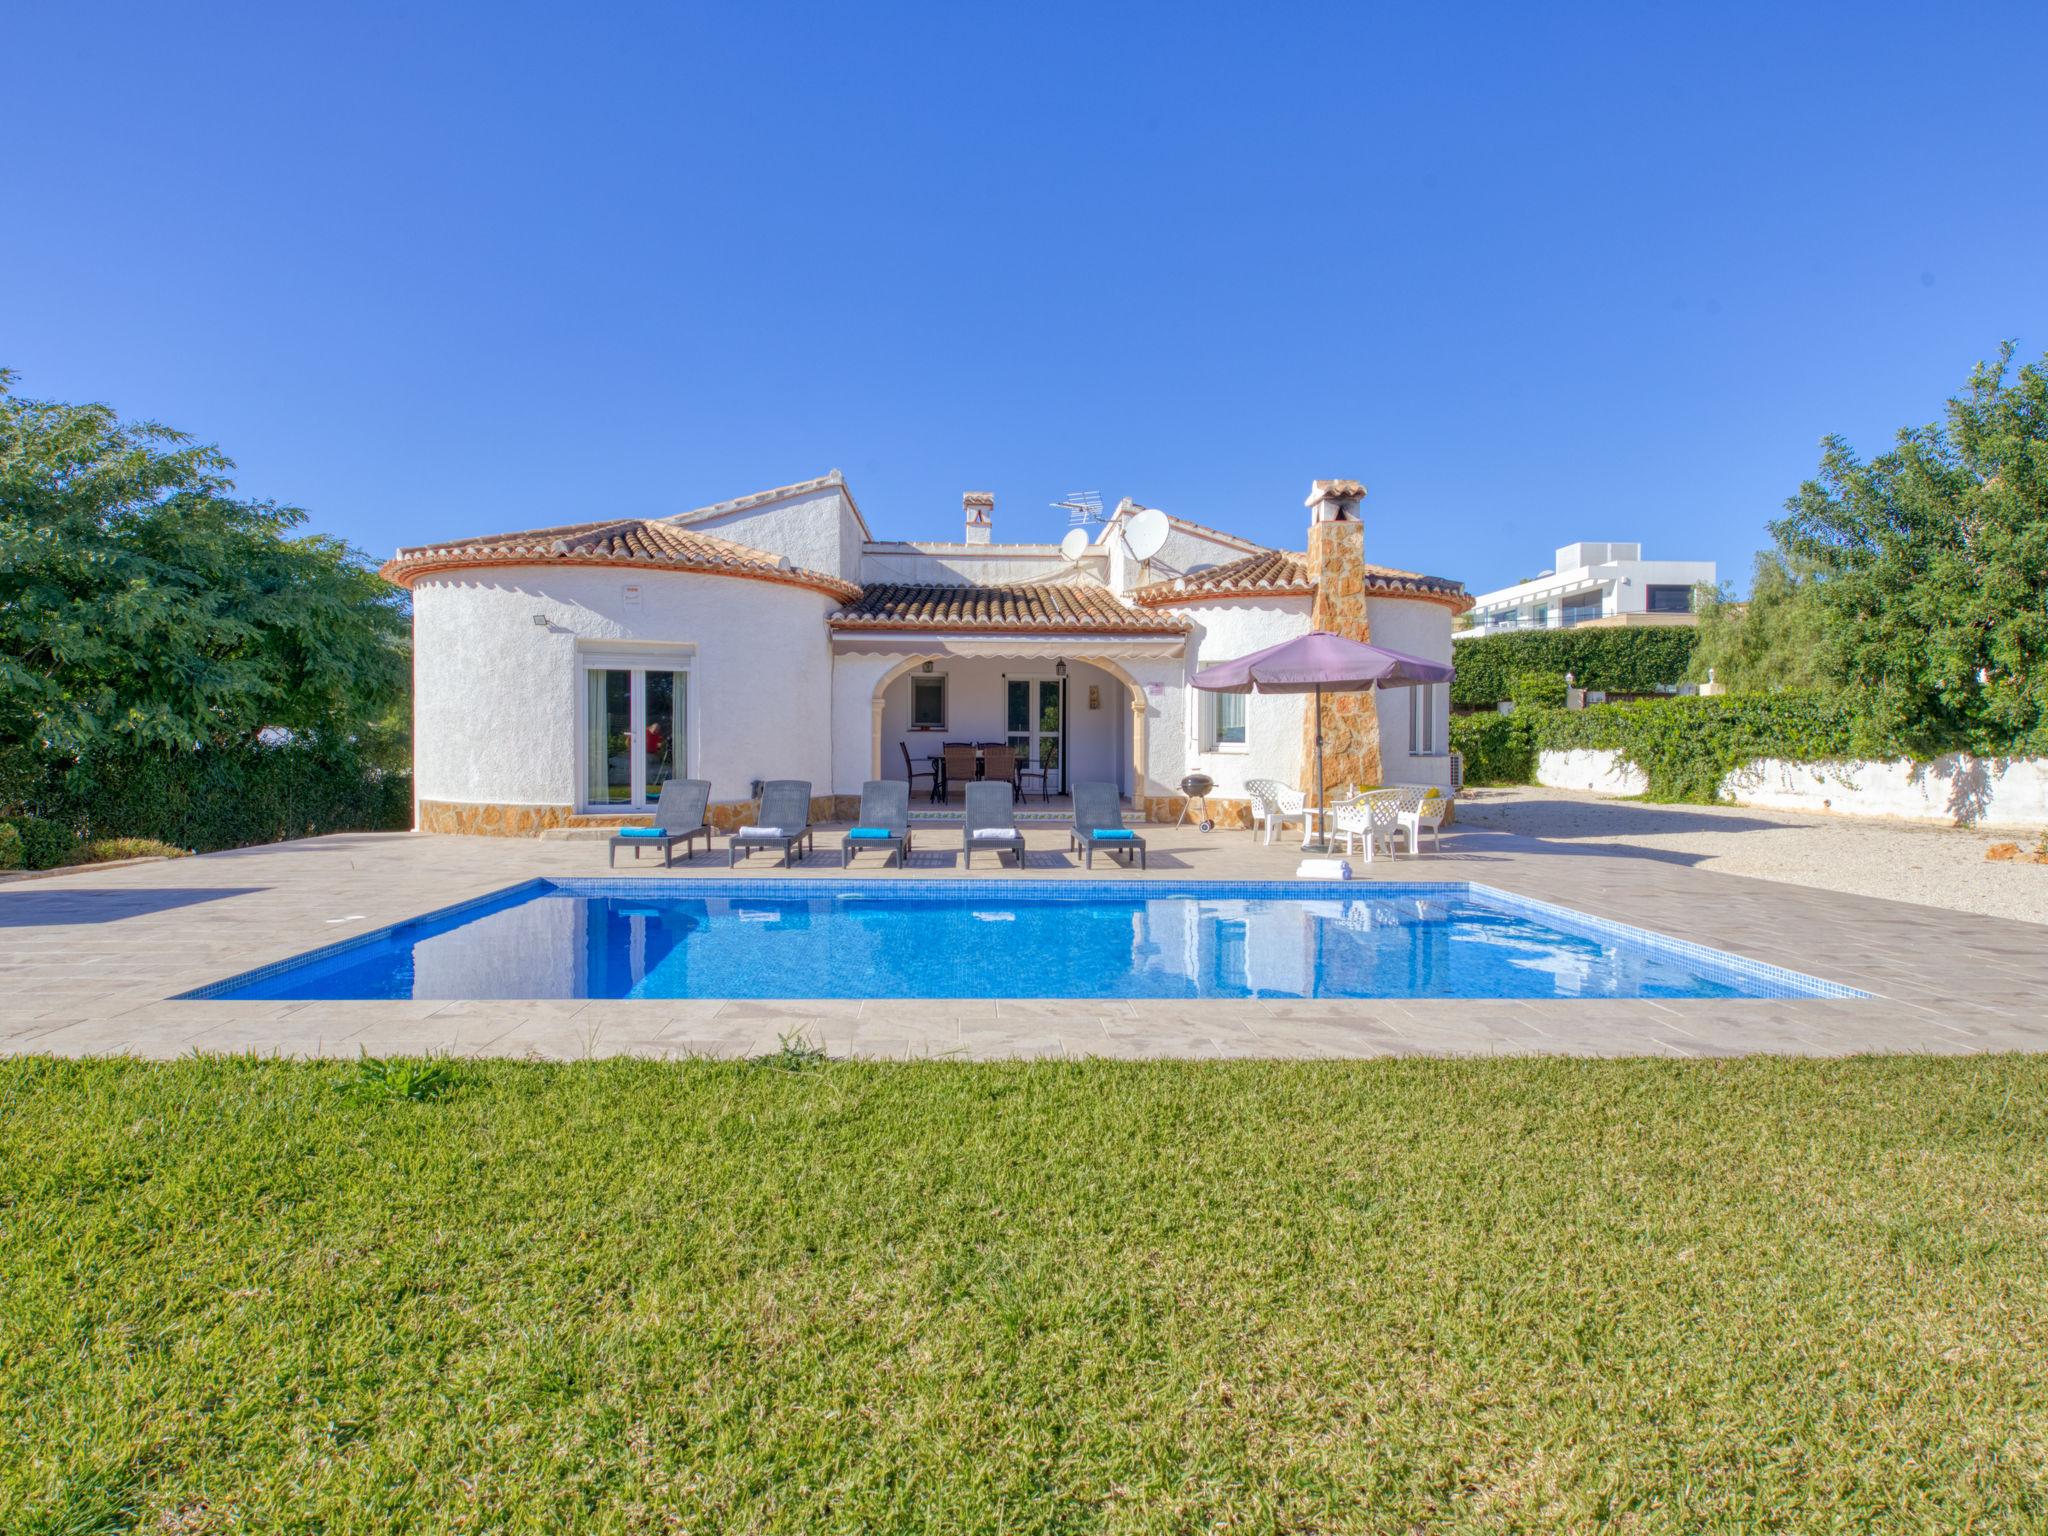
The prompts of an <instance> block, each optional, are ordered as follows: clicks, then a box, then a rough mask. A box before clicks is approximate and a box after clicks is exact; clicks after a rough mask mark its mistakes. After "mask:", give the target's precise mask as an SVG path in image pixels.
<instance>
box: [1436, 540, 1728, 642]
mask: <svg viewBox="0 0 2048 1536" xmlns="http://www.w3.org/2000/svg"><path fill="white" fill-rule="evenodd" d="M1715 579H1716V578H1715V571H1714V562H1713V561H1711V560H1645V559H1644V558H1643V546H1642V545H1640V544H1613V543H1608V544H1593V543H1585V542H1581V543H1578V544H1567V545H1565V546H1564V548H1562V549H1560V550H1559V551H1558V552H1557V564H1556V566H1555V567H1553V568H1552V569H1550V570H1547V571H1543V572H1541V573H1539V574H1538V575H1536V576H1534V577H1532V578H1530V579H1529V580H1528V581H1521V582H1517V583H1515V585H1513V586H1512V587H1502V588H1501V589H1500V590H1499V591H1497V592H1484V593H1481V594H1480V595H1479V596H1478V597H1476V598H1474V599H1473V600H1472V616H1471V619H1470V620H1469V621H1468V623H1467V626H1466V627H1465V628H1463V629H1460V630H1459V631H1458V638H1459V639H1469V638H1471V637H1472V636H1474V635H1498V634H1504V633H1507V632H1508V631H1511V630H1518V629H1573V628H1578V627H1581V626H1585V625H1593V626H1597V627H1605V628H1617V627H1620V626H1622V625H1626V624H1696V623H1698V622H1699V619H1698V617H1697V616H1696V615H1695V614H1694V613H1693V592H1694V589H1695V588H1697V587H1698V586H1699V585H1700V583H1702V582H1705V583H1706V584H1707V585H1709V586H1711V585H1713V583H1714V581H1715Z"/></svg>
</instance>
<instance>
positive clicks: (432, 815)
mask: <svg viewBox="0 0 2048 1536" xmlns="http://www.w3.org/2000/svg"><path fill="white" fill-rule="evenodd" d="M760 809H761V806H760V802H759V801H756V800H726V801H718V802H714V803H713V804H712V805H711V806H710V807H709V809H708V810H707V811H706V813H705V816H706V819H707V820H708V821H709V822H710V823H711V825H712V826H713V827H715V828H716V829H717V830H718V831H720V832H734V831H737V830H738V829H739V828H741V827H744V826H747V825H749V824H750V823H751V822H752V821H753V819H754V817H755V816H756V815H758V814H759V813H760ZM858 815H860V796H859V795H813V796H811V820H812V822H813V823H825V822H834V821H852V820H853V819H854V818H855V817H857V816H858ZM653 821H654V812H653V809H652V808H651V807H650V808H649V809H647V810H645V811H641V812H638V813H637V814H636V813H630V812H629V813H625V814H622V815H617V816H605V815H595V814H593V815H586V814H583V813H582V812H579V811H578V810H577V809H576V808H575V807H574V806H569V805H490V804H473V803H469V802H463V801H450V800H422V801H421V802H420V807H419V830H420V831H422V832H449V833H456V834H459V835H462V836H466V837H538V836H540V834H541V833H543V832H546V831H549V830H551V829H553V828H556V827H633V826H641V827H644V826H651V825H652V824H653Z"/></svg>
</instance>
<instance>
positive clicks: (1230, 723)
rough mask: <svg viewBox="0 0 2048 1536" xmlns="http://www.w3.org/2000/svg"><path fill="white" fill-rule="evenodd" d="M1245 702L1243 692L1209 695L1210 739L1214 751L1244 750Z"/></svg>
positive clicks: (1209, 742)
mask: <svg viewBox="0 0 2048 1536" xmlns="http://www.w3.org/2000/svg"><path fill="white" fill-rule="evenodd" d="M1244 702H1245V695H1244V694H1241V693H1212V694H1210V695H1209V741H1208V746H1209V749H1210V750H1211V751H1212V752H1241V751H1243V750H1244V744H1245V741H1244V737H1245V732H1244Z"/></svg>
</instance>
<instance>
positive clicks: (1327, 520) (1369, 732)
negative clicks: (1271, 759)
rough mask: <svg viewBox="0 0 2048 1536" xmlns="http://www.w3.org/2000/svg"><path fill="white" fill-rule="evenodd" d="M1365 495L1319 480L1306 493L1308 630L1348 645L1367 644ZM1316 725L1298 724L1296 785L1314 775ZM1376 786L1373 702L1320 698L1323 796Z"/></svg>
mask: <svg viewBox="0 0 2048 1536" xmlns="http://www.w3.org/2000/svg"><path fill="white" fill-rule="evenodd" d="M1364 500H1365V487H1364V486H1362V485H1360V484H1359V483H1358V482H1357V481H1356V480H1318V481H1316V482H1315V483H1314V484H1313V485H1311V486H1310V487H1309V493H1308V501H1307V506H1308V515H1309V524H1308V569H1309V575H1310V576H1311V578H1312V579H1313V580H1314V581H1315V584H1316V598H1315V608H1314V613H1313V617H1312V618H1311V619H1310V621H1309V624H1310V627H1311V628H1314V629H1325V630H1328V631H1329V632H1330V633H1331V634H1333V635H1342V636H1344V638H1345V639H1347V640H1364V641H1370V640H1371V639H1372V624H1371V622H1370V621H1369V620H1368V619H1367V617H1366V609H1365V524H1364V523H1363V522H1362V521H1360V519H1359V512H1358V508H1359V503H1361V502H1362V501H1364ZM1315 761H1316V722H1315V716H1314V714H1313V713H1311V714H1309V715H1307V716H1306V717H1305V718H1304V719H1303V721H1302V736H1301V773H1302V778H1301V782H1302V783H1303V784H1304V785H1306V784H1307V783H1308V782H1309V780H1310V779H1311V777H1313V775H1314V773H1315ZM1379 782H1380V717H1379V709H1378V706H1377V705H1376V704H1375V703H1374V702H1373V695H1372V694H1371V693H1370V692H1367V693H1326V694H1324V695H1323V788H1324V792H1325V793H1326V794H1335V793H1337V792H1338V791H1339V790H1342V789H1345V788H1348V787H1349V786H1350V785H1353V784H1357V785H1360V786H1363V787H1370V786H1372V785H1375V784H1377V783H1379Z"/></svg>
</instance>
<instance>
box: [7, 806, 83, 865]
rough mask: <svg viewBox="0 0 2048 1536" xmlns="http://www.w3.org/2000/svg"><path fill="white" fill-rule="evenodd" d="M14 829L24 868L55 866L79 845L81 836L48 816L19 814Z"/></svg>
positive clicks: (63, 860) (15, 819)
mask: <svg viewBox="0 0 2048 1536" xmlns="http://www.w3.org/2000/svg"><path fill="white" fill-rule="evenodd" d="M13 830H14V835H15V838H16V840H17V843H18V845H19V852H20V855H21V861H20V864H19V866H18V867H19V868H22V869H55V868H56V867H57V866H58V865H59V864H62V863H64V862H65V861H66V860H67V859H69V858H70V857H71V855H72V853H73V852H74V851H76V849H77V847H78V839H77V838H75V837H73V836H72V835H71V833H70V831H69V830H68V829H67V828H66V827H64V826H63V825H62V824H60V823H58V822H54V821H51V820H49V819H48V818H46V817H42V816H17V817H15V818H14V823H13Z"/></svg>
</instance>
